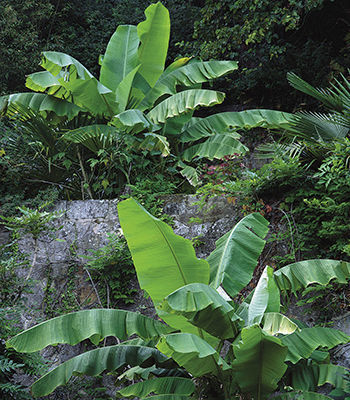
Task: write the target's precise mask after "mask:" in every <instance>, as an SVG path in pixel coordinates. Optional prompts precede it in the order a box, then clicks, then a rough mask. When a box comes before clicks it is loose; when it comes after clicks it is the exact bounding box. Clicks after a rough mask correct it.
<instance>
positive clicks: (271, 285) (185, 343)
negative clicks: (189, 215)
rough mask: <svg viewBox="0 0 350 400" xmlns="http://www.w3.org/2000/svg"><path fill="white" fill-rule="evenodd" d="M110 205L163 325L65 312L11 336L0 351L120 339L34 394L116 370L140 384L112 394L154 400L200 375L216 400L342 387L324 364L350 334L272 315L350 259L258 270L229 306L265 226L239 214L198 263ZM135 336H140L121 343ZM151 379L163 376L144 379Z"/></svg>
mask: <svg viewBox="0 0 350 400" xmlns="http://www.w3.org/2000/svg"><path fill="white" fill-rule="evenodd" d="M118 209H119V219H120V222H121V225H122V228H123V232H124V234H125V236H126V239H127V242H128V246H129V248H130V251H131V253H132V256H133V260H134V264H135V268H136V272H137V275H138V279H139V283H140V286H141V288H142V289H144V290H145V291H146V292H147V293H148V294H149V295H150V297H151V299H152V301H153V303H154V305H155V307H156V309H157V311H158V314H159V316H160V318H161V319H162V320H163V321H165V322H166V323H167V324H168V325H167V324H164V323H163V322H160V321H156V320H152V319H150V318H148V317H146V316H142V315H141V314H137V313H131V312H128V311H122V310H111V309H97V310H85V311H80V312H77V313H72V314H67V315H64V316H61V317H58V318H55V319H52V320H49V321H46V322H43V323H41V324H39V325H37V326H34V327H32V328H31V329H30V330H27V331H25V332H23V333H21V334H19V335H17V336H15V337H13V338H12V339H10V340H9V341H8V342H7V345H8V346H10V347H14V348H16V349H17V350H20V351H27V352H30V351H35V350H38V349H41V348H43V347H45V346H47V345H50V344H54V343H59V342H60V343H69V344H72V345H74V344H76V343H78V342H79V341H82V340H84V339H87V338H90V340H91V341H92V342H93V343H94V344H98V343H99V342H100V341H101V340H103V339H104V338H105V337H107V336H115V337H117V338H119V340H121V341H122V342H121V343H120V344H117V345H113V346H107V347H98V348H96V349H94V350H92V351H90V352H87V353H84V354H81V355H79V356H77V357H74V358H72V359H70V360H68V361H66V362H65V363H63V364H61V365H60V366H58V367H56V368H55V369H53V370H52V371H50V372H49V373H48V374H46V375H44V376H42V377H41V378H40V379H39V380H38V381H37V382H36V383H35V384H34V385H33V387H32V392H33V394H34V395H35V396H37V397H38V396H42V395H47V394H49V393H50V392H51V391H53V390H54V389H55V388H56V387H57V386H59V385H62V384H65V383H66V382H67V380H69V378H70V377H71V376H72V375H73V374H77V373H78V374H87V375H91V376H95V375H99V374H100V373H101V372H102V371H103V370H109V371H116V372H117V373H119V374H120V373H121V371H122V370H123V368H124V367H125V366H128V367H129V368H131V370H129V372H128V374H129V376H130V377H132V379H134V378H135V377H136V376H140V377H142V378H143V379H142V380H141V381H140V382H139V383H137V384H136V385H134V386H131V387H129V388H127V389H123V390H122V391H121V392H120V394H121V395H123V396H130V397H134V396H135V395H139V396H141V397H144V396H147V394H149V393H150V392H155V393H156V396H160V397H161V398H163V397H166V398H168V397H169V396H175V397H176V398H181V399H182V398H183V396H184V395H185V396H188V395H189V394H191V393H192V392H193V390H194V386H193V385H191V382H190V377H194V378H202V377H206V378H208V379H209V380H213V381H214V385H213V386H214V387H216V384H215V382H219V386H218V387H219V391H218V393H215V394H214V398H216V399H221V398H222V399H224V398H225V399H227V398H232V397H233V396H235V395H237V394H238V393H243V394H244V395H251V396H252V397H253V398H254V399H257V400H260V399H264V398H267V396H268V395H269V394H270V393H271V392H273V391H274V390H275V389H276V388H277V387H278V383H279V381H280V380H281V379H282V378H283V379H285V380H288V381H289V382H292V385H293V387H292V388H294V389H296V390H303V391H304V390H305V391H315V390H316V389H317V386H320V385H323V384H324V383H325V382H327V383H330V384H331V385H332V386H335V387H337V388H338V389H341V390H345V389H346V381H345V379H343V378H342V377H341V376H340V375H339V372H341V373H342V374H344V373H345V372H346V369H345V368H343V367H339V366H335V365H332V364H329V361H327V360H329V358H328V357H329V356H328V350H330V349H331V348H333V347H334V346H336V345H338V344H341V343H348V341H349V339H350V338H349V336H347V335H346V334H344V333H342V332H340V331H336V330H333V329H330V328H322V327H314V328H299V327H298V325H296V324H295V323H294V322H292V321H291V320H289V319H288V318H287V317H285V316H284V315H282V314H280V313H279V311H280V306H281V304H280V291H282V292H286V291H289V290H292V291H294V292H295V291H298V290H300V289H303V288H306V287H308V286H310V285H311V284H319V285H321V286H324V285H327V284H328V283H329V281H330V280H335V281H337V282H342V283H344V282H346V280H347V279H349V277H350V264H349V263H346V262H339V261H336V260H309V261H304V262H301V263H295V264H292V265H287V266H285V267H284V268H281V269H280V270H278V271H273V269H272V268H270V267H266V268H265V270H264V271H263V273H262V275H261V277H260V279H259V282H258V284H257V286H256V288H255V290H254V292H253V293H252V294H251V295H250V296H249V297H248V298H246V299H245V300H243V302H241V303H240V304H238V303H235V302H234V301H233V300H232V297H234V296H235V295H236V294H237V293H238V292H239V291H240V290H241V288H243V287H244V286H245V285H246V283H247V282H249V280H250V278H251V277H252V275H253V270H254V268H253V266H254V265H255V264H256V263H257V259H258V256H259V253H260V251H261V250H262V248H263V245H264V243H265V241H264V237H265V236H266V233H267V225H268V223H267V221H266V220H264V218H263V217H262V216H261V215H259V214H251V215H249V216H247V217H245V218H244V219H243V220H242V221H240V222H239V223H238V224H237V225H236V226H235V227H234V228H233V229H232V230H231V231H230V232H228V233H227V234H226V235H224V236H223V237H222V238H221V239H219V241H218V242H217V247H216V250H214V252H213V253H212V254H211V255H210V256H209V258H208V260H199V259H197V258H196V257H195V252H194V249H193V247H192V245H191V242H190V241H189V240H186V239H184V238H181V237H179V236H177V235H175V234H174V233H173V231H172V230H171V228H170V227H169V226H167V225H166V224H165V223H164V222H162V221H160V220H159V219H157V218H154V217H153V216H152V215H151V214H149V213H148V212H146V211H145V210H144V209H143V208H142V207H141V206H139V205H138V204H137V203H136V202H135V201H134V200H133V199H128V200H125V201H123V202H121V203H119V205H118ZM237 255H239V257H237ZM165 268H166V271H167V273H166V274H165V273H164V269H165ZM242 274H243V275H244V278H243V279H240V277H241V276H242ZM67 326H68V327H70V326H74V329H66V327H67ZM135 334H136V335H137V336H139V339H131V340H127V339H128V338H129V337H130V336H132V335H135ZM125 340H127V341H125ZM123 341H124V342H123ZM118 343H119V342H118ZM224 344H225V346H224ZM320 348H321V349H322V351H318V352H317V351H316V352H315V350H318V349H320ZM288 367H289V368H288ZM300 371H304V372H303V376H305V378H304V379H303V380H301V379H300V378H299V377H300ZM174 374H177V376H181V377H182V379H178V378H177V377H175V376H174ZM189 374H190V375H189ZM123 376H125V374H123ZM153 376H154V377H157V376H163V377H164V379H161V380H157V379H155V380H153V379H151V380H147V378H148V377H149V378H151V377H153ZM281 385H282V386H281V387H279V389H282V388H283V386H284V383H281ZM313 396H314V398H315V396H317V394H316V393H313ZM309 397H310V398H312V394H310V396H309Z"/></svg>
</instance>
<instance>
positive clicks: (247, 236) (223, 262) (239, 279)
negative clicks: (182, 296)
mask: <svg viewBox="0 0 350 400" xmlns="http://www.w3.org/2000/svg"><path fill="white" fill-rule="evenodd" d="M267 232H268V222H267V221H266V219H265V218H264V217H262V216H261V215H260V214H259V213H253V214H250V215H247V216H246V217H244V218H243V219H242V220H240V221H239V222H238V223H237V224H236V225H235V227H234V228H233V229H232V230H231V231H229V232H227V233H226V234H225V235H224V236H222V237H221V238H220V239H219V240H218V241H217V242H216V249H215V250H214V251H213V252H212V253H211V254H210V256H209V257H208V259H207V260H208V262H209V264H210V286H212V287H213V288H215V289H216V288H218V287H219V286H220V285H222V286H223V288H224V289H225V290H226V292H227V293H228V294H229V295H230V296H231V297H234V296H235V295H236V294H237V293H239V292H240V291H241V290H242V289H243V288H244V287H245V286H246V285H247V284H248V283H249V281H250V280H251V278H252V275H253V272H254V269H255V267H256V264H257V262H258V258H259V256H260V253H261V251H262V249H263V248H264V245H265V241H264V240H263V239H264V237H265V236H266V234H267Z"/></svg>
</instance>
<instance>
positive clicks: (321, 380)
mask: <svg viewBox="0 0 350 400" xmlns="http://www.w3.org/2000/svg"><path fill="white" fill-rule="evenodd" d="M348 371H349V370H348V369H347V368H345V367H342V366H340V365H333V364H320V365H316V364H311V365H305V364H301V365H299V364H298V365H296V366H295V368H294V369H293V370H292V386H293V388H294V389H297V390H316V389H317V386H323V385H324V384H326V383H329V384H330V385H332V386H334V387H337V388H340V389H345V388H346V381H345V379H344V375H345V374H346V372H348Z"/></svg>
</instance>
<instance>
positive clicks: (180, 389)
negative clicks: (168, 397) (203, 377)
mask: <svg viewBox="0 0 350 400" xmlns="http://www.w3.org/2000/svg"><path fill="white" fill-rule="evenodd" d="M194 390H195V386H194V383H193V382H192V380H191V379H188V378H180V377H170V376H167V377H163V378H156V379H149V380H147V381H144V382H138V383H135V384H133V385H130V386H127V387H125V388H123V389H121V390H119V391H118V393H119V395H121V396H123V397H140V398H145V396H147V395H149V394H150V393H155V394H174V395H178V396H179V395H180V396H181V395H182V396H190V395H191V394H192V393H193V392H194ZM147 398H149V397H147Z"/></svg>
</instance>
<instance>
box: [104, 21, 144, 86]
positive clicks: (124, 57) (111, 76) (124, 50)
mask: <svg viewBox="0 0 350 400" xmlns="http://www.w3.org/2000/svg"><path fill="white" fill-rule="evenodd" d="M138 46H139V38H138V36H137V29H136V26H133V25H119V26H118V28H117V30H116V31H115V33H114V34H113V35H112V37H111V38H110V40H109V42H108V45H107V48H106V52H105V55H104V57H103V62H102V65H101V72H100V82H101V83H102V84H103V85H104V86H106V87H108V88H109V89H111V90H112V91H113V92H116V90H117V88H118V86H119V84H120V83H121V82H122V81H123V79H124V78H125V77H126V76H127V75H128V74H129V73H130V72H131V71H132V70H134V69H135V68H136V66H137V64H138V57H137V50H138Z"/></svg>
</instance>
